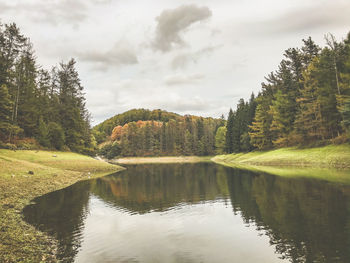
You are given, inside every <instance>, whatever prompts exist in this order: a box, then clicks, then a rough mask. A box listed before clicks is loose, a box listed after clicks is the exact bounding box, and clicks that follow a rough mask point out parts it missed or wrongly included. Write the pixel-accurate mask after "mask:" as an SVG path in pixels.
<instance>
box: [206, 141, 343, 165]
mask: <svg viewBox="0 0 350 263" xmlns="http://www.w3.org/2000/svg"><path fill="white" fill-rule="evenodd" d="M212 160H213V161H214V162H218V163H226V164H234V165H236V166H237V165H255V166H293V167H320V168H322V167H323V168H350V145H349V144H344V145H329V146H325V147H320V148H310V149H298V148H283V149H278V150H272V151H266V152H258V151H256V152H250V153H239V154H228V155H218V156H215V157H214V158H213V159H212Z"/></svg>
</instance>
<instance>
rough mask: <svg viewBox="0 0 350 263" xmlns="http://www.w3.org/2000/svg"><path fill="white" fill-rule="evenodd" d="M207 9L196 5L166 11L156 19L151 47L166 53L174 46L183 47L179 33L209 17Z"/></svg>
mask: <svg viewBox="0 0 350 263" xmlns="http://www.w3.org/2000/svg"><path fill="white" fill-rule="evenodd" d="M211 15H212V12H211V10H210V9H209V8H208V7H205V6H204V7H198V6H197V5H182V6H180V7H177V8H175V9H166V10H164V11H163V12H162V13H161V14H160V16H158V17H157V18H156V20H157V28H156V35H155V39H154V40H153V43H152V46H153V48H154V49H156V50H160V51H162V52H167V51H170V50H171V49H173V47H174V46H183V45H185V42H184V40H183V39H182V37H181V33H182V32H183V31H185V30H186V29H188V28H189V27H190V26H191V25H192V24H194V23H196V22H200V21H204V20H206V19H208V18H209V17H211Z"/></svg>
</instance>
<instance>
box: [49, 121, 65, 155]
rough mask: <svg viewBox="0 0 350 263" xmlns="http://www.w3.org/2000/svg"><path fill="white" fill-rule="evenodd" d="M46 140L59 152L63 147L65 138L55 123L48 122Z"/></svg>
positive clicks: (60, 128)
mask: <svg viewBox="0 0 350 263" xmlns="http://www.w3.org/2000/svg"><path fill="white" fill-rule="evenodd" d="M47 127H48V128H47V129H48V136H47V137H48V140H49V143H50V146H52V147H53V148H55V149H57V150H61V149H62V148H63V146H64V145H65V136H64V131H63V129H62V127H61V125H59V124H58V123H56V122H49V124H48V126H47Z"/></svg>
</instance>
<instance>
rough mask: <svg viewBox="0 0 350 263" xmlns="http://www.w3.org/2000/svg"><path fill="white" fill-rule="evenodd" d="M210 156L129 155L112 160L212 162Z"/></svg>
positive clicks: (143, 162)
mask: <svg viewBox="0 0 350 263" xmlns="http://www.w3.org/2000/svg"><path fill="white" fill-rule="evenodd" d="M210 159H211V157H208V156H204V157H201V156H164V157H128V158H119V159H114V160H111V161H110V162H111V163H116V164H146V163H199V162H210Z"/></svg>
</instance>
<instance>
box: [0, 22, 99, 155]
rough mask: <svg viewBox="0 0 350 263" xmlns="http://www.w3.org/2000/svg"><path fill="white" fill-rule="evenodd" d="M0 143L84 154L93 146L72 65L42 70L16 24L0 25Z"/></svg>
mask: <svg viewBox="0 0 350 263" xmlns="http://www.w3.org/2000/svg"><path fill="white" fill-rule="evenodd" d="M0 143H1V146H2V147H7V148H9V147H15V146H16V145H17V146H20V147H22V148H31V147H44V148H50V149H59V150H72V151H76V152H82V153H89V154H91V153H92V152H93V151H94V148H95V146H96V143H95V142H94V138H93V136H92V134H91V129H90V115H89V112H88V111H87V109H86V107H85V98H84V93H83V87H82V85H81V82H80V79H79V74H78V72H77V70H76V61H75V60H74V59H71V60H69V61H68V62H67V63H64V62H61V63H60V64H59V66H54V67H52V68H51V70H45V69H43V68H42V67H41V66H40V65H38V63H37V61H36V56H35V52H34V50H33V46H32V43H31V42H30V40H29V38H27V37H25V36H24V35H22V34H21V33H20V30H19V28H18V27H17V26H16V24H14V23H13V24H0Z"/></svg>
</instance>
